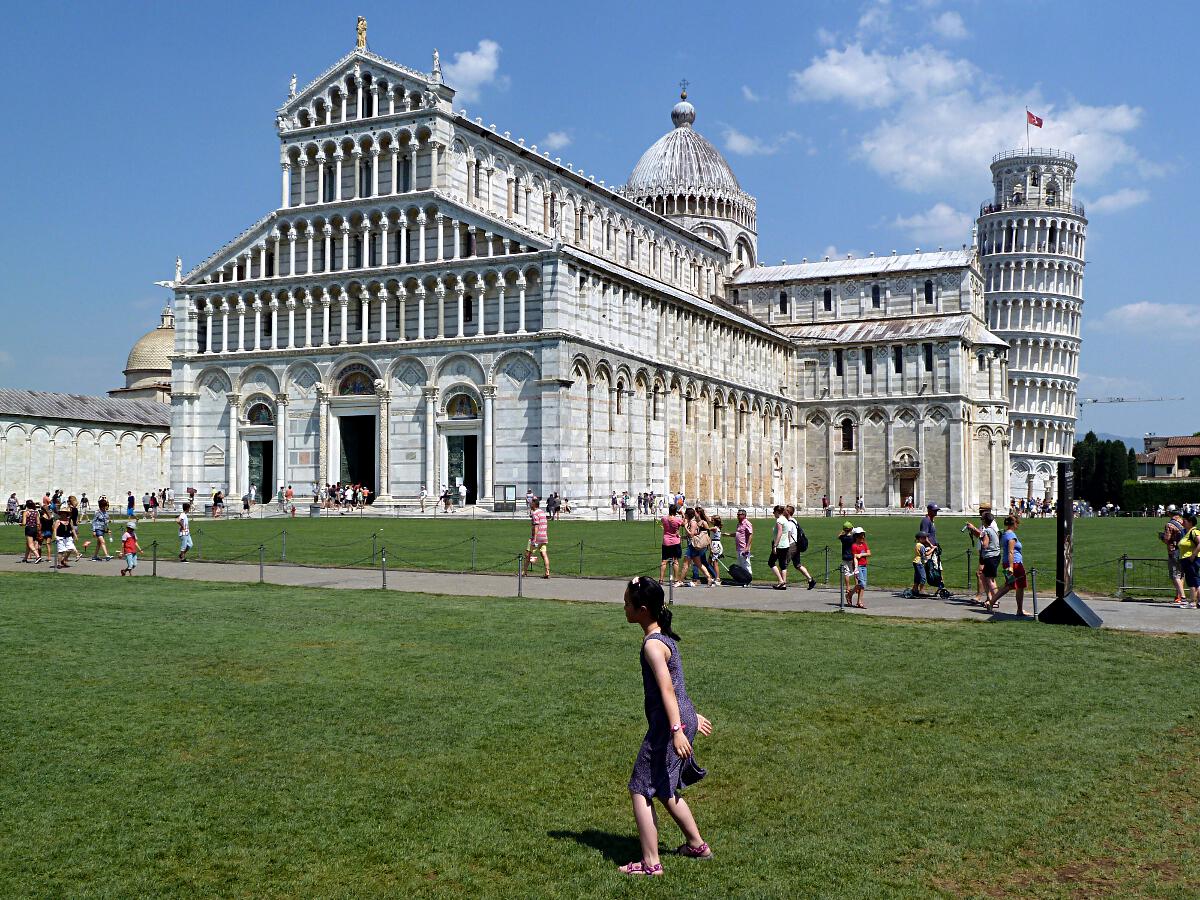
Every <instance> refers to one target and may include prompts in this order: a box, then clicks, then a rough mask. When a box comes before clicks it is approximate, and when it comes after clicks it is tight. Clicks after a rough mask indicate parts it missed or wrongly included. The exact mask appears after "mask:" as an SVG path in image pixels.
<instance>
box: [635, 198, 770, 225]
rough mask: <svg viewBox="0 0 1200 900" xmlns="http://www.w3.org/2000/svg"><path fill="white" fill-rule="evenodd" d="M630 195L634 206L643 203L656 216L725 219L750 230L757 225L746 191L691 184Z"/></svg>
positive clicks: (752, 204) (752, 200)
mask: <svg viewBox="0 0 1200 900" xmlns="http://www.w3.org/2000/svg"><path fill="white" fill-rule="evenodd" d="M630 199H632V200H633V202H634V203H636V204H637V205H638V206H644V207H645V208H646V209H648V210H650V211H651V212H654V213H657V214H658V215H660V216H696V217H701V218H710V219H727V220H729V221H731V222H736V223H737V224H738V225H741V226H742V227H743V228H747V229H749V230H751V231H754V230H756V229H757V228H758V219H757V215H756V214H755V207H756V205H757V204H756V202H755V200H754V198H753V197H751V196H750V195H749V194H736V195H732V196H731V195H727V194H725V193H724V192H722V191H713V190H712V189H711V188H694V189H690V190H685V191H678V190H672V191H664V192H663V193H660V194H653V195H646V194H639V195H630Z"/></svg>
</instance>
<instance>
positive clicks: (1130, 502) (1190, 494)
mask: <svg viewBox="0 0 1200 900" xmlns="http://www.w3.org/2000/svg"><path fill="white" fill-rule="evenodd" d="M1121 496H1122V499H1123V502H1122V504H1121V505H1122V506H1123V507H1124V508H1125V509H1128V510H1134V509H1143V508H1144V507H1154V506H1158V504H1160V503H1161V504H1163V505H1164V506H1169V505H1170V504H1172V503H1174V504H1175V505H1176V506H1179V505H1180V504H1181V503H1200V481H1174V482H1164V481H1126V482H1125V485H1124V487H1123V489H1122V491H1121Z"/></svg>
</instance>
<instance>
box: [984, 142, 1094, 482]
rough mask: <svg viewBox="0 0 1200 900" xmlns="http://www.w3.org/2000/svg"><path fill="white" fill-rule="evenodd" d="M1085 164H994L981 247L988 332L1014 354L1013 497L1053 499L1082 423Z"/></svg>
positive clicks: (1047, 154) (1012, 155) (1052, 157)
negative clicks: (1081, 192)
mask: <svg viewBox="0 0 1200 900" xmlns="http://www.w3.org/2000/svg"><path fill="white" fill-rule="evenodd" d="M1075 168H1076V166H1075V157H1074V156H1072V155H1071V154H1070V153H1067V152H1065V151H1062V150H1046V149H1041V148H1037V147H1035V148H1032V149H1026V150H1009V151H1007V152H1005V153H1000V154H997V155H996V156H995V157H994V158H993V159H992V186H993V189H994V190H993V196H992V199H991V200H990V201H989V202H987V203H984V204H983V205H982V206H981V207H980V209H979V221H978V223H977V225H978V233H977V238H976V240H977V243H978V247H979V256H980V265H981V267H982V269H983V277H984V284H985V291H986V295H985V296H986V301H987V315H988V325H989V327H990V328H991V329H992V331H994V332H995V333H996V334H997V335H999V336H1000V337H1001V338H1003V339H1004V340H1005V341H1007V342H1008V344H1009V347H1010V349H1009V352H1008V376H1009V377H1008V386H1009V393H1010V397H1009V399H1010V401H1011V403H1012V406H1011V409H1010V411H1009V420H1010V423H1011V426H1012V446H1011V453H1010V460H1011V461H1010V463H1009V465H1010V471H1009V482H1010V488H1009V492H1010V494H1011V495H1012V496H1013V497H1017V498H1036V499H1041V498H1043V497H1045V498H1050V499H1053V497H1054V491H1055V477H1054V476H1055V471H1056V465H1055V464H1056V463H1058V462H1059V461H1061V460H1069V459H1070V458H1071V456H1072V451H1073V449H1074V445H1075V422H1076V417H1077V415H1078V405H1077V399H1076V388H1077V386H1078V384H1079V322H1080V316H1081V314H1082V312H1083V266H1084V249H1085V241H1086V236H1087V219H1086V218H1085V217H1084V214H1083V206H1082V205H1080V204H1078V203H1075V202H1074V200H1073V199H1072V194H1073V189H1074V187H1075Z"/></svg>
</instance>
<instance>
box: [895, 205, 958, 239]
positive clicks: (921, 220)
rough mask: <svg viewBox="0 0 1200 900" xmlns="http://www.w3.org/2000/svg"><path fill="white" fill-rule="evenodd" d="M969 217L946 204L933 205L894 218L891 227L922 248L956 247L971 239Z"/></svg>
mask: <svg viewBox="0 0 1200 900" xmlns="http://www.w3.org/2000/svg"><path fill="white" fill-rule="evenodd" d="M971 222H972V219H971V216H970V214H969V213H965V212H960V211H959V210H956V209H954V208H953V207H952V206H950V205H949V204H948V203H935V204H934V205H933V206H931V207H930V208H929V209H927V210H925V211H924V212H919V213H914V214H913V215H911V216H896V218H895V219H894V220H893V222H892V225H893V226H894V227H896V228H899V229H900V230H901V231H903V232H904V233H905V234H907V235H908V236H909V237H910V238H912V239H913V240H915V241H916V242H917V243H918V244H919V245H922V246H939V245H940V246H944V247H957V246H960V245H962V244H964V243H967V242H969V240H970V238H971Z"/></svg>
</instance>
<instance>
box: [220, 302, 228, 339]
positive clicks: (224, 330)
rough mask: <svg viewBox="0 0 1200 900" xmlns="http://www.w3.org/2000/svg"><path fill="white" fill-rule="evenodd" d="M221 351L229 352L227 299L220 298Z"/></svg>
mask: <svg viewBox="0 0 1200 900" xmlns="http://www.w3.org/2000/svg"><path fill="white" fill-rule="evenodd" d="M221 352H222V353H228V352H229V300H228V298H223V299H222V300H221Z"/></svg>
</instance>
